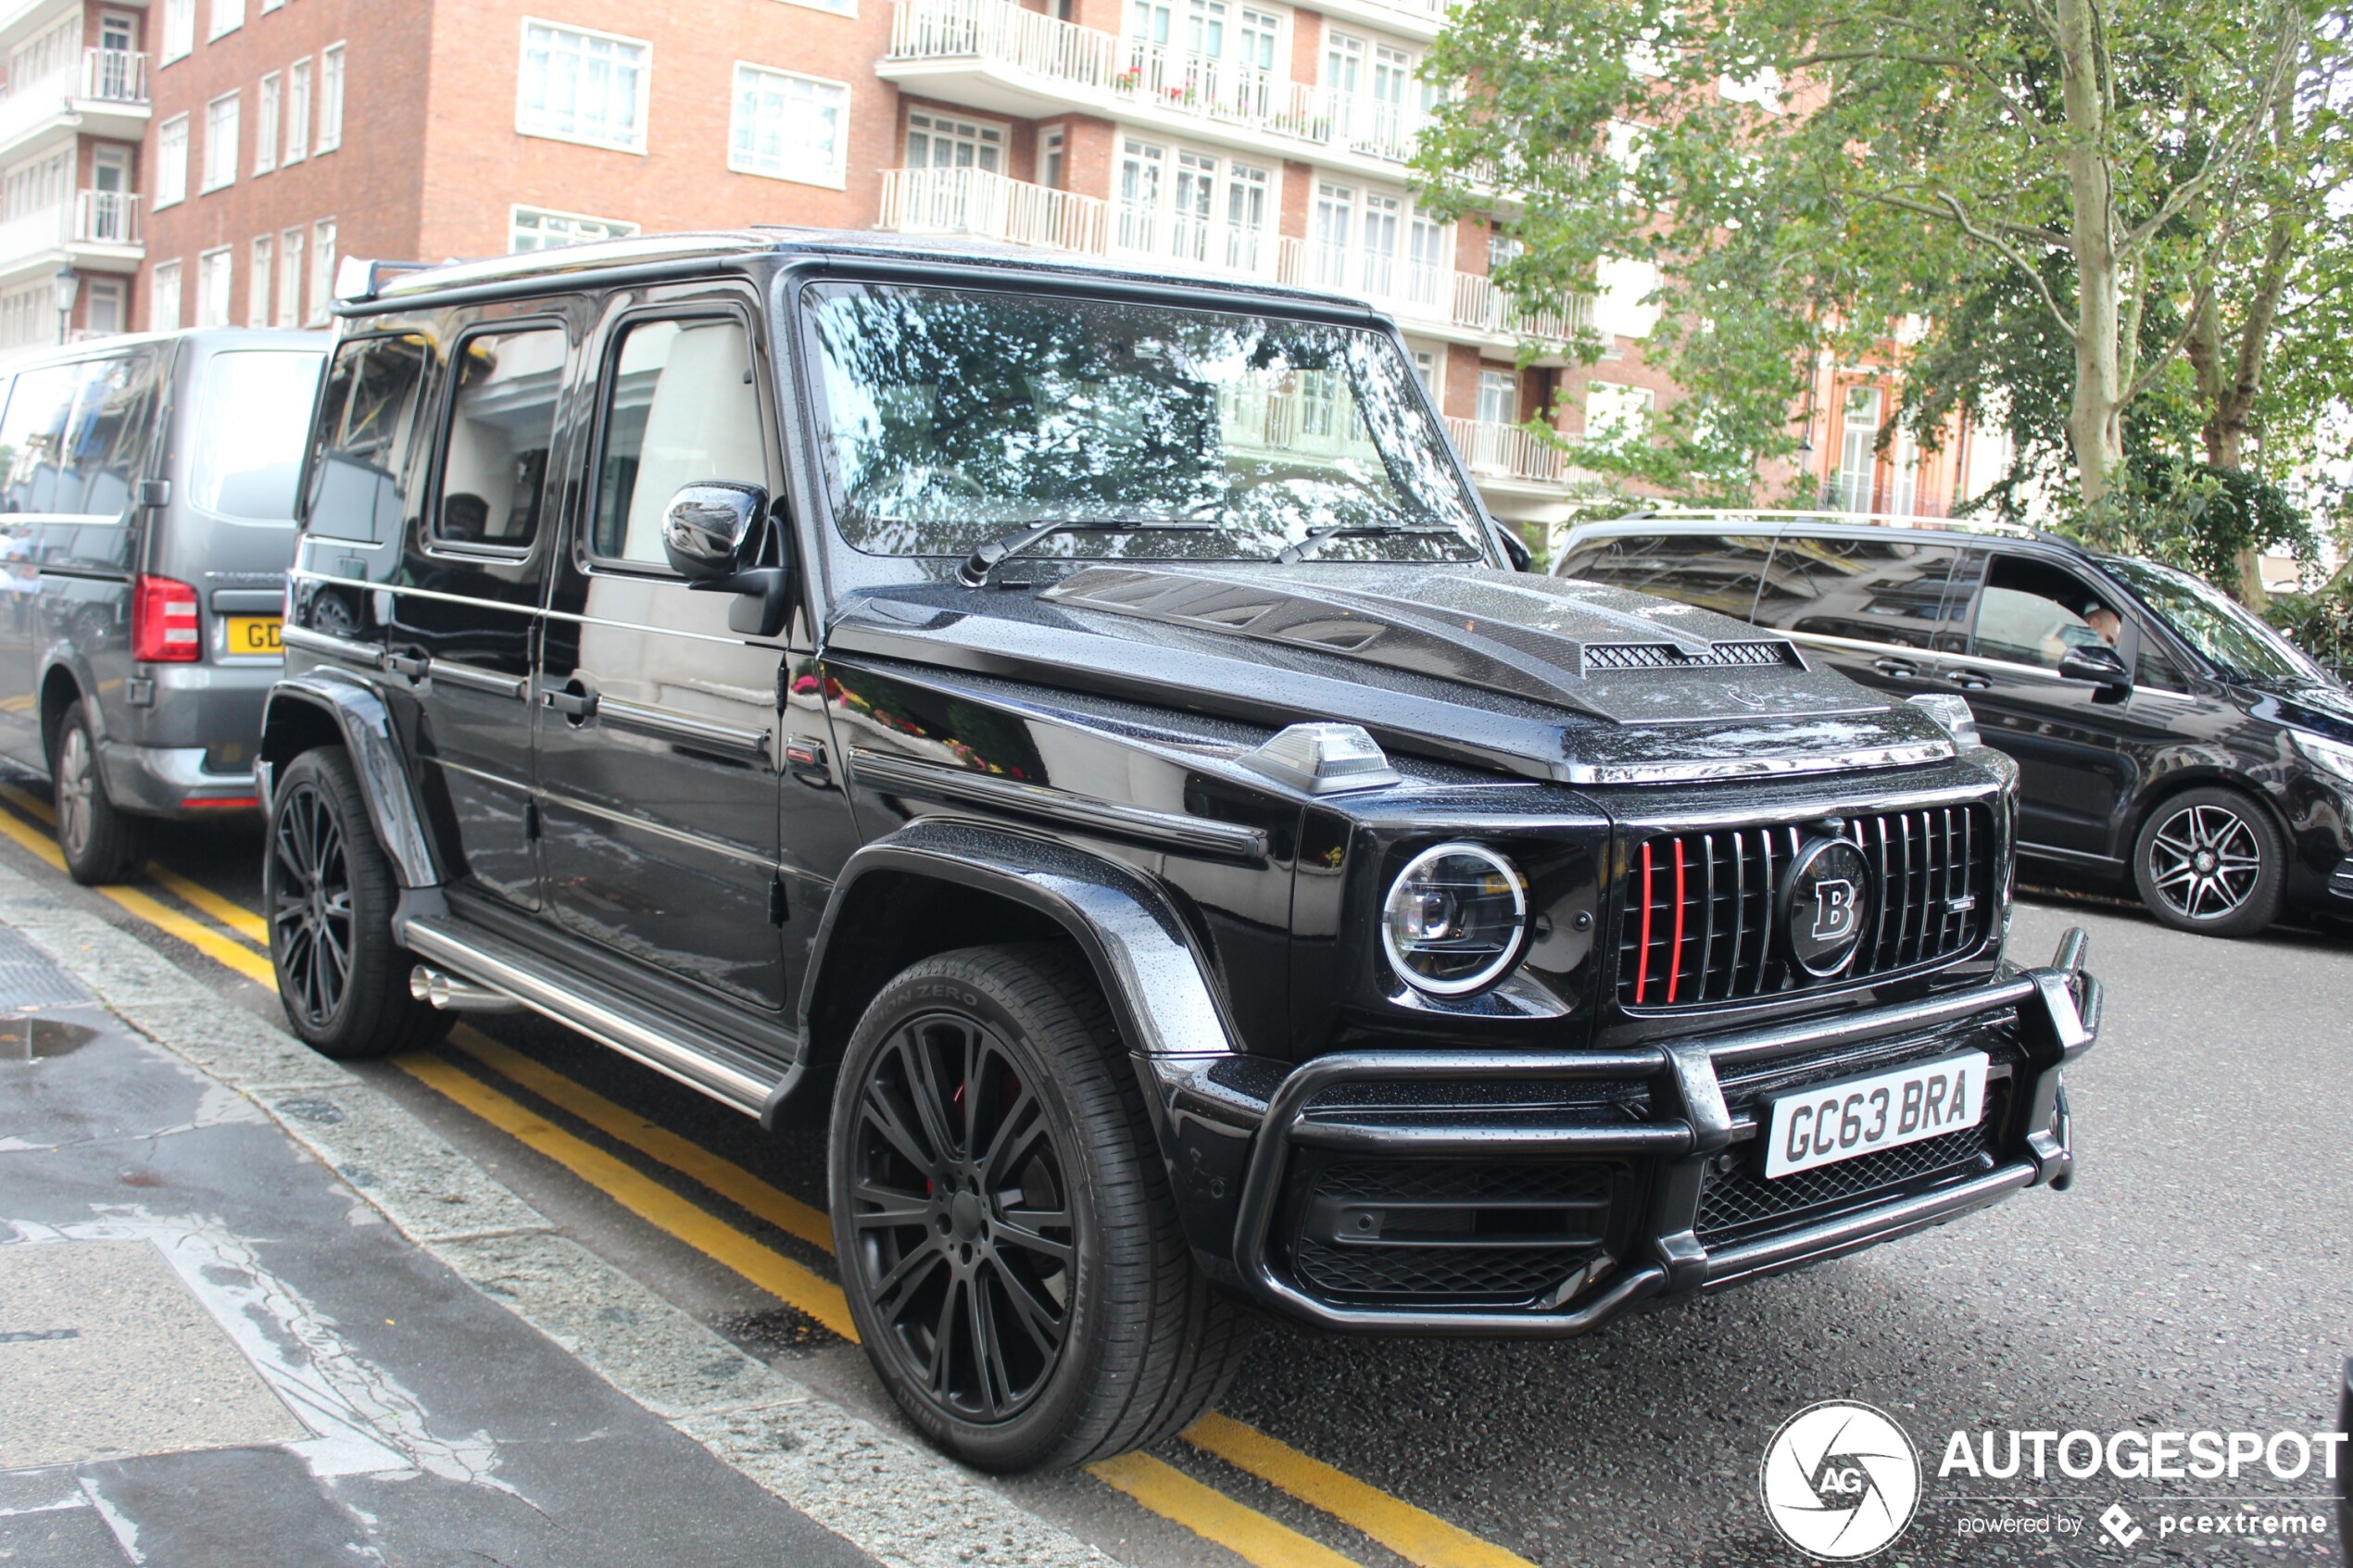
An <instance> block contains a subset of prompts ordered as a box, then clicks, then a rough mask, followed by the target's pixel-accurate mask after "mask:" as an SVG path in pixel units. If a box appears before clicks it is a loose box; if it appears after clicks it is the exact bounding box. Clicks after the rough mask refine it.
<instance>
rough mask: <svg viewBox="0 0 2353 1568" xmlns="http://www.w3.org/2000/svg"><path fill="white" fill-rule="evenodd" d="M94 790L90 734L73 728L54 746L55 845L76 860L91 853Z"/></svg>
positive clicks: (77, 725)
mask: <svg viewBox="0 0 2353 1568" xmlns="http://www.w3.org/2000/svg"><path fill="white" fill-rule="evenodd" d="M97 787H98V770H97V765H96V759H95V758H94V757H93V756H92V755H91V752H90V732H89V731H87V730H85V729H83V728H82V726H81V725H79V724H76V725H74V726H73V727H72V728H70V729H69V730H67V731H66V733H65V734H63V735H62V736H60V737H59V739H58V742H57V843H58V845H59V846H60V847H63V848H64V850H65V852H66V853H67V854H68V855H69V856H72V857H73V858H74V859H81V858H82V856H83V855H86V854H88V853H89V850H90V827H91V810H92V805H93V803H92V800H91V796H92V794H93V792H94V791H95V790H96V789H97Z"/></svg>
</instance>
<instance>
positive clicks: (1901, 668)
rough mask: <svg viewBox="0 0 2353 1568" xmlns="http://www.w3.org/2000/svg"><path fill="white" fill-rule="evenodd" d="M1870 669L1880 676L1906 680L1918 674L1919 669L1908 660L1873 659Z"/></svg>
mask: <svg viewBox="0 0 2353 1568" xmlns="http://www.w3.org/2000/svg"><path fill="white" fill-rule="evenodd" d="M1871 668H1872V669H1874V670H1876V671H1879V672H1880V673H1881V674H1882V675H1887V676H1892V677H1895V678H1899V679H1906V680H1908V679H1909V678H1911V677H1912V676H1914V675H1917V674H1919V672H1920V667H1919V665H1917V664H1915V663H1913V662H1912V661H1911V660H1910V659H1872V660H1871Z"/></svg>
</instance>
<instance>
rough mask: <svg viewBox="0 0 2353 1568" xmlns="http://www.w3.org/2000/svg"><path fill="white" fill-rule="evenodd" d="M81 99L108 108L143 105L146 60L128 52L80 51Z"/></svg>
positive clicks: (122, 50)
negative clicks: (103, 104)
mask: <svg viewBox="0 0 2353 1568" xmlns="http://www.w3.org/2000/svg"><path fill="white" fill-rule="evenodd" d="M82 97H84V98H91V99H96V100H98V101H101V102H104V103H109V104H144V103H145V102H146V101H147V56H145V55H142V54H140V53H138V52H137V51H136V50H132V49H84V50H83V51H82Z"/></svg>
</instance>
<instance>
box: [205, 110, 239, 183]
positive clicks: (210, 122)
mask: <svg viewBox="0 0 2353 1568" xmlns="http://www.w3.org/2000/svg"><path fill="white" fill-rule="evenodd" d="M236 182H237V94H234V93H223V94H220V96H219V97H218V98H215V99H213V100H212V102H210V103H208V104H207V105H206V106H205V107H204V184H203V186H202V189H204V190H208V191H217V190H219V189H220V187H221V186H223V185H233V184H235V183H236Z"/></svg>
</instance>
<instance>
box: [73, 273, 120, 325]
mask: <svg viewBox="0 0 2353 1568" xmlns="http://www.w3.org/2000/svg"><path fill="white" fill-rule="evenodd" d="M82 291H83V292H82V298H83V299H84V300H85V301H87V303H86V304H85V305H84V306H83V307H82V330H83V331H85V332H90V333H91V334H93V335H94V336H100V337H106V336H111V335H112V334H114V333H116V332H128V331H130V330H131V329H130V327H129V325H128V324H127V323H128V321H129V317H130V312H129V311H128V310H127V309H126V308H125V305H126V303H127V302H126V301H125V299H124V296H123V292H122V280H121V279H120V278H93V279H92V280H91V281H90V282H87V283H84V284H83V285H82Z"/></svg>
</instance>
